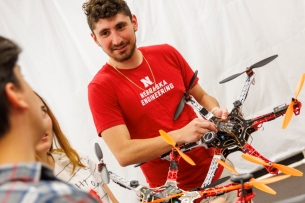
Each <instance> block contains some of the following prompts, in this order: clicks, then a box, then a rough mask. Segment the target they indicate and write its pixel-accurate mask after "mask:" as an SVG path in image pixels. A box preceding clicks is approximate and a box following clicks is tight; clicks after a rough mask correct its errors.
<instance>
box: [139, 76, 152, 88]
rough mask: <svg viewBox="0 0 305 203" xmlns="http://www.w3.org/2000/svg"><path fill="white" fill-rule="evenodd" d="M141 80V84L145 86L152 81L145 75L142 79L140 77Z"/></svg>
mask: <svg viewBox="0 0 305 203" xmlns="http://www.w3.org/2000/svg"><path fill="white" fill-rule="evenodd" d="M141 82H142V83H143V85H144V86H145V88H146V87H148V86H149V85H152V84H153V83H152V81H151V80H150V79H149V77H148V76H146V77H145V78H144V79H141Z"/></svg>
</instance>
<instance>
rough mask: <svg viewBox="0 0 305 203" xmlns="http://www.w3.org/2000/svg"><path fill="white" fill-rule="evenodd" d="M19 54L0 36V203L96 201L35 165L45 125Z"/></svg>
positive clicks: (13, 44)
mask: <svg viewBox="0 0 305 203" xmlns="http://www.w3.org/2000/svg"><path fill="white" fill-rule="evenodd" d="M20 51H21V50H20V48H19V47H18V46H17V45H16V44H15V43H13V42H12V41H11V40H9V39H6V38H4V37H2V36H0V154H1V156H0V202H2V203H6V202H8V203H15V202H24V203H31V202H98V200H97V199H95V198H94V197H93V196H91V195H89V194H87V193H84V192H81V191H79V190H78V189H76V188H74V187H73V186H71V185H68V184H66V183H64V182H62V181H60V180H58V179H56V178H55V177H54V175H53V172H52V170H51V169H50V168H49V167H48V166H47V165H44V164H41V163H40V162H35V147H36V145H37V143H38V142H39V141H40V140H41V138H42V137H43V136H44V134H45V132H46V127H47V126H46V125H45V122H44V120H43V109H42V107H41V105H40V103H39V102H40V101H39V98H38V97H37V96H36V95H35V93H34V92H33V90H32V89H31V88H30V86H29V85H28V83H27V82H26V81H25V80H24V79H23V77H22V75H21V71H20V67H19V66H18V65H16V63H17V59H18V55H19V53H20Z"/></svg>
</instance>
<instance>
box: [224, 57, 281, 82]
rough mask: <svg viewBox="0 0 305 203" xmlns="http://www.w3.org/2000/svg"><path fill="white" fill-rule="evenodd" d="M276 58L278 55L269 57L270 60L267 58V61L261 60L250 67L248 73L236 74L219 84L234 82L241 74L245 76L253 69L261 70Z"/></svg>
mask: <svg viewBox="0 0 305 203" xmlns="http://www.w3.org/2000/svg"><path fill="white" fill-rule="evenodd" d="M276 57H278V55H274V56H270V57H268V58H266V59H264V60H261V61H259V62H257V63H255V64H253V65H252V66H250V67H249V69H247V70H246V71H243V72H241V73H237V74H234V75H232V76H230V77H228V78H226V79H224V80H222V81H220V82H219V84H222V83H225V82H228V81H230V80H233V79H234V78H237V77H238V76H240V75H241V74H243V73H245V72H247V71H250V70H252V69H253V68H259V67H262V66H264V65H267V64H268V63H270V62H271V61H273V60H274V59H275V58H276Z"/></svg>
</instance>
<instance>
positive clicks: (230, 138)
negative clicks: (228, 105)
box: [135, 55, 305, 187]
mask: <svg viewBox="0 0 305 203" xmlns="http://www.w3.org/2000/svg"><path fill="white" fill-rule="evenodd" d="M277 57H278V55H274V56H271V57H268V58H266V59H263V60H261V61H259V62H257V63H255V64H253V65H252V66H250V67H248V68H246V70H245V71H243V72H241V73H237V74H234V75H232V76H230V77H228V78H226V79H224V80H222V81H220V82H219V83H220V84H222V83H226V82H228V81H230V80H233V79H235V78H237V77H238V76H240V75H242V74H243V73H246V78H245V81H244V86H243V88H242V91H241V93H240V95H239V96H238V98H237V100H236V101H235V102H234V103H233V105H234V107H233V109H232V110H231V112H230V113H229V115H228V117H227V119H225V120H224V119H221V118H219V117H216V116H214V115H213V114H212V113H211V112H210V111H208V110H207V109H205V108H204V107H203V106H201V105H200V104H199V103H198V102H197V101H196V100H195V98H194V97H193V96H192V95H190V94H189V91H190V89H191V88H192V87H193V85H194V82H195V80H196V78H197V74H198V71H197V70H196V71H195V73H194V75H193V77H192V78H191V81H190V84H189V86H188V90H187V91H186V92H185V93H184V95H183V97H182V98H181V100H180V102H179V104H178V106H177V109H176V112H175V114H174V118H173V119H174V120H176V119H177V118H178V117H179V115H180V113H181V112H182V110H183V108H184V106H185V104H188V105H190V106H191V107H192V108H193V109H194V111H195V113H196V114H197V116H198V117H199V118H202V119H206V120H209V121H210V122H213V123H215V124H216V128H217V133H214V132H212V131H210V132H207V133H206V134H204V135H203V136H202V137H201V138H200V139H199V140H198V141H197V142H194V143H184V144H182V145H180V146H179V147H180V150H181V151H182V152H187V151H190V150H192V149H194V148H197V147H205V148H214V149H215V153H214V157H213V159H212V162H211V164H210V168H209V171H208V174H207V176H206V178H205V180H204V182H203V183H202V185H201V187H205V186H208V185H209V184H211V182H212V179H213V177H214V175H215V172H216V170H217V168H218V166H219V163H218V162H217V161H216V159H220V160H222V161H224V160H225V159H226V157H227V156H228V155H229V154H231V153H233V152H236V151H241V152H242V153H244V154H248V155H252V156H254V157H257V158H260V159H262V160H263V161H264V162H265V164H264V167H265V168H266V170H267V171H268V172H269V173H270V174H274V175H278V173H279V171H282V172H283V173H287V174H290V173H289V171H290V168H287V166H282V165H281V166H280V165H278V164H275V163H273V162H271V161H270V160H268V159H267V158H265V157H264V156H263V155H261V154H260V153H259V152H258V151H257V150H256V149H254V148H253V147H252V146H251V145H250V144H249V142H248V141H249V138H250V136H251V134H252V133H253V132H255V131H257V130H258V129H259V128H261V127H262V124H263V123H264V122H268V121H271V120H274V119H276V118H278V117H280V116H282V115H285V117H284V121H283V125H282V128H283V129H285V128H286V127H287V125H288V124H289V122H290V120H291V118H292V116H293V114H295V115H296V116H297V115H299V114H300V110H301V107H302V103H301V102H300V101H299V100H297V97H298V95H299V93H300V91H301V89H302V86H303V83H304V80H305V73H303V74H302V76H301V78H300V80H299V82H298V84H297V87H296V90H295V97H294V98H292V101H291V103H290V104H289V105H286V104H282V105H279V106H277V107H275V108H274V109H273V112H270V113H268V114H265V115H262V116H258V117H256V118H252V119H245V118H244V117H243V113H242V106H243V103H244V102H245V100H246V98H247V95H248V92H249V89H250V86H251V84H254V82H255V72H254V71H253V69H254V68H259V67H262V66H265V65H267V64H268V63H270V62H271V61H273V60H274V59H276V58H277ZM160 158H161V159H164V160H168V161H170V152H168V153H166V154H163V155H161V156H160ZM248 160H249V159H248ZM249 161H252V162H254V161H257V160H256V159H255V160H254V161H253V159H251V160H249ZM255 163H256V162H255ZM142 164H145V163H141V164H137V165H135V167H138V166H140V165H142ZM284 171H285V172H284ZM291 171H293V170H291ZM296 174H297V175H300V174H299V173H295V171H293V172H292V173H291V174H290V175H296Z"/></svg>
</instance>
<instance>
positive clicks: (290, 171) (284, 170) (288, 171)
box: [241, 154, 303, 176]
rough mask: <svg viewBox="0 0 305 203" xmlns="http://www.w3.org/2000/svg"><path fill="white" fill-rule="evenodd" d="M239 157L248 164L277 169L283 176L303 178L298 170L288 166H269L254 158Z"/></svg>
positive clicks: (243, 155) (248, 156)
mask: <svg viewBox="0 0 305 203" xmlns="http://www.w3.org/2000/svg"><path fill="white" fill-rule="evenodd" d="M241 156H242V157H243V158H244V159H246V160H248V161H250V162H253V163H256V164H261V165H264V166H272V167H274V168H277V169H279V170H280V171H282V173H285V174H288V175H292V176H303V173H302V172H301V171H298V170H296V169H294V168H291V167H289V166H284V165H281V164H275V163H273V164H272V165H269V164H268V163H266V162H264V161H263V160H262V159H260V158H257V157H255V156H251V155H248V154H242V155H241Z"/></svg>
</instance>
